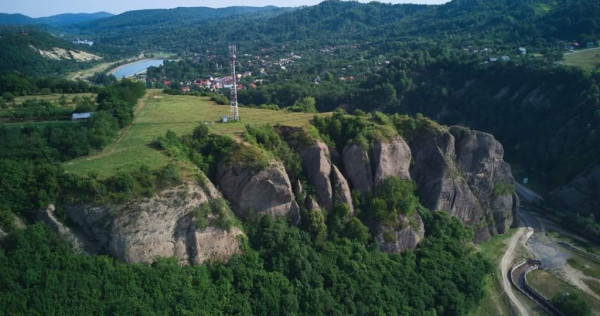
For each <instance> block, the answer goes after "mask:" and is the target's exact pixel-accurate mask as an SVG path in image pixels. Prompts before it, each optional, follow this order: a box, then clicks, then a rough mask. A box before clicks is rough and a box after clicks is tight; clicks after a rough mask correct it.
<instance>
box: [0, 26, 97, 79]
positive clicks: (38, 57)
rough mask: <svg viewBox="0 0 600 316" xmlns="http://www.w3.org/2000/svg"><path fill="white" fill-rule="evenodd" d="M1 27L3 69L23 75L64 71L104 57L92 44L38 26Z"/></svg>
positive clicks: (1, 61)
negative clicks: (80, 42)
mask: <svg viewBox="0 0 600 316" xmlns="http://www.w3.org/2000/svg"><path fill="white" fill-rule="evenodd" d="M25 31H26V32H21V28H19V27H16V26H15V27H0V47H2V49H1V50H0V72H8V73H16V74H21V75H29V76H35V75H48V74H64V73H66V72H69V71H73V70H76V69H83V68H86V67H89V66H90V64H91V63H93V62H97V61H98V60H100V57H99V56H97V55H95V54H92V53H88V52H87V51H85V50H86V49H87V48H88V47H87V46H84V45H75V44H73V43H71V42H70V41H67V40H65V39H62V38H59V37H56V36H53V35H51V34H48V33H46V32H45V31H43V30H42V29H40V28H38V27H28V28H27V29H26V30H25Z"/></svg>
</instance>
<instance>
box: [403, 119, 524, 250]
mask: <svg viewBox="0 0 600 316" xmlns="http://www.w3.org/2000/svg"><path fill="white" fill-rule="evenodd" d="M410 147H411V151H412V153H413V160H414V164H413V167H412V168H411V174H412V176H413V179H414V180H415V181H416V183H417V191H418V195H419V198H420V200H421V203H422V204H423V205H424V206H425V207H427V208H429V209H431V210H445V211H448V212H450V214H452V215H453V216H456V217H458V218H459V219H461V220H462V221H463V222H464V223H466V224H469V225H472V226H473V227H474V229H475V241H477V242H480V241H483V240H486V239H488V238H489V237H490V236H491V235H495V234H497V233H503V232H504V231H506V229H508V228H509V227H510V226H511V225H512V220H513V216H514V213H515V212H516V210H517V208H518V197H517V196H516V194H515V193H514V179H513V176H512V173H511V170H510V166H509V165H508V164H507V163H506V162H504V161H503V155H504V151H503V148H502V145H501V144H500V143H499V142H498V141H496V140H495V139H494V137H493V136H492V135H490V134H487V133H482V132H478V131H471V130H468V129H466V128H462V127H451V128H450V129H449V130H445V131H440V130H423V131H421V132H419V133H417V134H416V135H415V136H414V137H413V138H412V139H411V141H410Z"/></svg>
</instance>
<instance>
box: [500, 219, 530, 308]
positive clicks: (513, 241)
mask: <svg viewBox="0 0 600 316" xmlns="http://www.w3.org/2000/svg"><path fill="white" fill-rule="evenodd" d="M532 234H533V229H530V228H529V229H528V228H525V227H520V228H519V229H518V230H517V232H516V233H515V234H514V235H513V236H512V237H511V238H510V239H509V241H508V247H507V248H506V252H505V253H504V256H502V260H501V261H500V271H501V272H502V288H503V289H504V292H506V295H507V296H508V298H509V299H510V301H511V302H512V303H513V305H514V306H515V307H516V308H517V311H518V313H519V314H520V315H521V316H527V315H529V314H528V313H527V310H526V309H525V306H524V305H523V303H521V301H520V300H519V299H518V298H517V296H516V295H515V293H514V292H513V288H512V286H511V284H510V281H509V280H508V272H509V270H510V267H511V266H512V263H513V261H514V254H515V248H516V247H517V245H518V244H519V242H520V241H521V240H522V239H524V241H523V242H525V241H527V239H528V238H529V237H530V236H531V235H532Z"/></svg>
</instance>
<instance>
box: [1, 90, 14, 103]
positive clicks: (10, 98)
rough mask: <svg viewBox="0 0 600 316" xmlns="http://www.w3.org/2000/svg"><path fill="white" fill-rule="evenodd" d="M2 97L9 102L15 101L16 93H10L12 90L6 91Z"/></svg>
mask: <svg viewBox="0 0 600 316" xmlns="http://www.w3.org/2000/svg"><path fill="white" fill-rule="evenodd" d="M2 97H3V98H4V100H6V101H7V102H14V101H15V95H14V94H12V93H10V92H4V93H3V94H2Z"/></svg>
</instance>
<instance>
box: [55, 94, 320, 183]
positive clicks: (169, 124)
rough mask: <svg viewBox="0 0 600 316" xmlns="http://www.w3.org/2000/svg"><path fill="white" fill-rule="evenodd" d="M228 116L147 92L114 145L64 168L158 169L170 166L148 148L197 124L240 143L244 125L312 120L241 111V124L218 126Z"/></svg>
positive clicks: (206, 105)
mask: <svg viewBox="0 0 600 316" xmlns="http://www.w3.org/2000/svg"><path fill="white" fill-rule="evenodd" d="M227 114H229V106H228V105H216V104H215V103H213V102H211V101H210V100H209V99H207V98H201V97H194V96H174V95H166V94H163V93H162V91H160V90H148V92H147V94H146V96H145V97H144V98H143V99H142V100H141V101H140V104H139V105H138V108H137V109H136V118H135V120H134V122H133V124H132V125H131V126H129V127H127V128H125V129H124V130H123V131H122V133H121V136H120V137H119V139H118V140H117V141H116V142H115V143H114V144H113V145H111V146H108V147H107V148H105V149H104V150H102V151H101V152H98V153H96V154H94V155H91V156H86V157H82V158H79V159H76V160H73V161H68V162H65V163H64V167H65V169H66V170H67V172H72V173H75V174H78V175H84V176H85V175H87V174H88V173H90V172H95V173H98V175H99V176H100V177H101V178H104V177H108V176H110V175H112V174H114V173H115V172H116V171H117V170H123V171H129V170H134V169H137V168H139V166H141V165H144V164H145V165H147V166H149V167H150V168H152V169H155V168H160V167H162V166H165V165H167V164H168V163H169V157H167V156H166V155H164V154H163V153H161V152H159V151H157V150H155V149H153V148H152V147H151V146H150V144H151V142H152V141H153V140H155V139H156V138H157V137H158V136H162V135H164V134H165V133H166V132H167V131H168V130H172V131H174V132H175V133H177V134H178V135H183V134H187V133H190V132H192V130H193V129H194V127H196V126H198V125H199V124H207V125H208V126H209V127H210V129H211V130H212V131H213V132H214V133H218V134H221V135H228V136H231V137H234V138H237V139H239V137H240V136H241V133H242V132H243V130H244V126H245V125H246V124H257V125H259V124H266V123H269V124H273V125H275V124H281V125H288V126H308V125H309V124H310V123H309V120H310V119H311V118H312V117H313V116H314V114H308V113H288V112H285V111H271V110H260V109H249V108H240V116H241V118H242V122H236V123H218V122H219V121H220V119H221V116H223V115H227Z"/></svg>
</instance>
